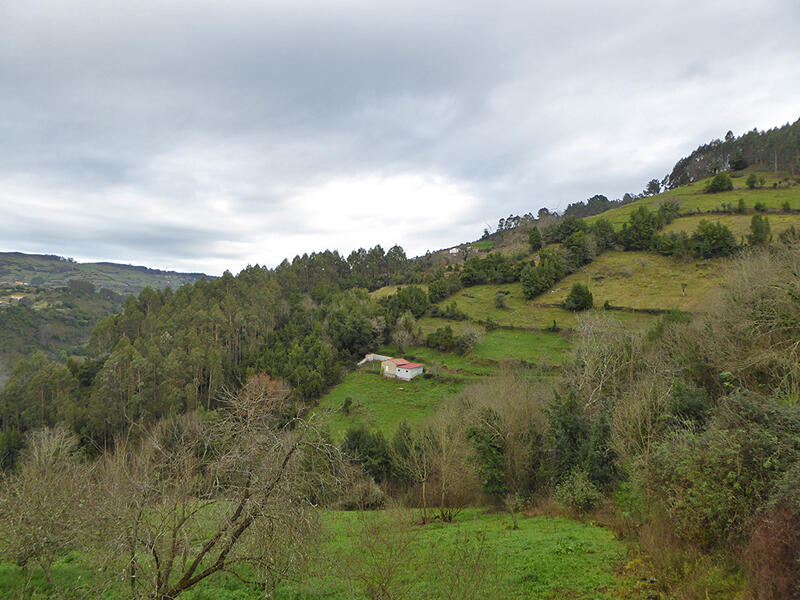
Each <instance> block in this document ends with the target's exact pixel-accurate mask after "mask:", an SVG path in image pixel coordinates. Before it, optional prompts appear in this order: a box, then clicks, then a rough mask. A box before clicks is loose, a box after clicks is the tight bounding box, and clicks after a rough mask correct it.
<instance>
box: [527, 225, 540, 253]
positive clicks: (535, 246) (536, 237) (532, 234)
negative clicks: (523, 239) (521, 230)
mask: <svg viewBox="0 0 800 600" xmlns="http://www.w3.org/2000/svg"><path fill="white" fill-rule="evenodd" d="M528 243H529V244H530V246H531V251H532V252H537V251H538V250H541V249H542V234H541V232H540V231H539V228H538V227H534V228H533V229H531V230H530V231H529V232H528Z"/></svg>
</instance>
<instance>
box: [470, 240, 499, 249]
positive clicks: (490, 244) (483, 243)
mask: <svg viewBox="0 0 800 600" xmlns="http://www.w3.org/2000/svg"><path fill="white" fill-rule="evenodd" d="M470 246H472V247H473V248H475V249H476V250H491V249H492V248H494V241H492V240H479V241H477V242H472V243H471V244H470Z"/></svg>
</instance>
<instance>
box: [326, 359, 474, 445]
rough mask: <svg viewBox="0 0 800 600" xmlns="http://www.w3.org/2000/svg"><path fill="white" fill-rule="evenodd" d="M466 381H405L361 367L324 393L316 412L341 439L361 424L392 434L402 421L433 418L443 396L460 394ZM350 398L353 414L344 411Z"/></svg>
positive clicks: (413, 421) (447, 379)
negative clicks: (348, 430)
mask: <svg viewBox="0 0 800 600" xmlns="http://www.w3.org/2000/svg"><path fill="white" fill-rule="evenodd" d="M374 364H377V363H374ZM466 382H467V377H465V376H454V377H446V378H445V380H444V381H441V380H439V379H437V378H424V377H416V378H414V379H413V380H411V381H402V380H399V379H388V378H386V377H382V376H381V374H380V373H378V372H377V370H373V369H359V370H356V371H353V372H351V373H348V374H347V375H346V376H345V378H344V381H343V382H342V383H340V384H339V385H337V386H336V387H334V388H333V389H332V390H331V391H330V392H328V393H327V394H326V395H325V396H323V397H322V399H321V400H320V402H319V404H318V405H317V407H315V408H314V409H313V411H312V414H315V415H317V416H319V418H321V419H323V420H324V422H325V423H326V424H327V425H328V427H329V428H330V430H331V434H332V435H333V437H334V439H335V440H337V441H338V440H341V439H342V438H343V437H344V433H345V431H347V429H349V428H350V427H353V426H355V425H358V424H364V425H366V426H368V427H369V428H371V429H378V430H380V431H382V432H383V434H384V435H385V436H386V437H391V436H392V435H393V434H394V432H395V430H396V429H397V426H398V425H399V424H400V422H401V421H403V420H406V421H408V422H409V423H417V422H419V421H422V420H423V419H425V418H426V417H429V416H430V415H432V414H433V413H434V411H435V410H436V407H437V406H439V403H440V402H441V401H442V399H443V398H445V397H448V396H452V395H454V394H456V393H458V392H459V391H460V390H461V389H462V388H463V387H464V384H465V383H466ZM347 398H351V400H352V406H351V408H350V414H345V413H344V412H343V411H342V405H343V404H344V401H345V400H346V399H347Z"/></svg>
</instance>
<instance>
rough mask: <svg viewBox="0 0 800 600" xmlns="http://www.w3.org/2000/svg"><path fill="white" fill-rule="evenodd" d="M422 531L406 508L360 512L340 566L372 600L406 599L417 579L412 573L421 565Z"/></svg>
mask: <svg viewBox="0 0 800 600" xmlns="http://www.w3.org/2000/svg"><path fill="white" fill-rule="evenodd" d="M419 532H420V529H419V528H417V527H415V526H414V525H413V524H412V522H411V515H409V514H407V513H405V512H404V511H402V510H399V509H391V510H385V511H362V512H359V513H358V515H357V518H356V520H355V521H354V523H352V524H351V526H350V530H349V532H348V533H349V535H348V539H349V540H350V545H349V547H348V548H347V550H346V551H345V552H344V554H343V555H342V556H340V557H337V561H336V566H337V567H338V569H339V570H340V572H341V573H342V574H343V575H344V576H345V578H347V579H348V580H349V581H350V582H351V584H352V585H353V586H354V587H356V588H359V589H361V590H362V591H363V592H364V594H365V595H366V596H367V598H370V600H389V599H390V598H392V599H399V598H404V597H406V596H407V595H408V594H409V591H410V587H411V583H412V582H413V580H414V578H413V577H409V576H408V575H409V573H415V572H418V570H419V569H418V568H419V566H420V565H419V564H418V557H417V556H416V553H415V551H414V549H415V543H416V542H417V538H418V537H419Z"/></svg>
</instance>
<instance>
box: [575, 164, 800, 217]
mask: <svg viewBox="0 0 800 600" xmlns="http://www.w3.org/2000/svg"><path fill="white" fill-rule="evenodd" d="M747 174H749V172H746V173H743V174H736V173H735V174H734V177H733V190H731V191H729V192H719V193H716V194H707V193H705V188H706V184H707V183H708V181H709V180H710V179H711V178H707V179H701V180H700V181H696V182H694V183H690V184H688V185H684V186H681V187H679V188H676V189H674V190H668V191H666V192H664V193H662V194H657V195H655V196H650V197H648V198H642V199H641V200H638V201H636V202H633V203H631V204H626V205H625V206H620V207H617V208H612V209H611V210H607V211H606V212H604V213H601V214H599V215H594V216H591V217H587V218H586V219H585V220H586V221H587V222H588V223H593V222H594V221H596V220H597V219H601V218H605V219H608V220H609V221H611V223H613V224H614V226H615V227H616V228H618V229H619V228H620V227H622V224H623V223H626V222H627V221H628V219H629V218H630V214H631V213H632V212H633V211H634V210H636V209H637V208H638V207H639V206H647V207H648V208H650V209H651V210H656V209H657V208H658V206H659V204H661V203H662V202H663V201H664V200H677V201H678V202H679V203H680V207H681V213H693V212H696V211H703V212H710V211H714V210H719V209H721V208H722V207H723V204H728V205H732V206H734V207H735V206H736V205H737V204H738V202H739V199H740V198H742V199H744V201H745V204H746V205H747V207H748V208H749V209H750V210H752V209H753V207H754V206H755V204H756V203H757V202H761V203H763V204H764V205H765V206H766V207H767V208H768V209H773V210H781V209H782V207H783V204H784V203H785V202H788V203H789V207H790V208H791V209H792V210H797V209H800V185H797V184H796V182H795V181H794V179H793V178H791V179H790V178H789V177H788V176H786V175H774V174H772V173H761V174H763V175H764V176H765V178H766V183H765V185H764V187H763V188H756V189H753V190H751V189H748V188H747V185H746V184H745V180H746V179H747ZM778 181H781V182H782V183H781V187H777V188H774V187H773V184H777V183H778Z"/></svg>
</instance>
